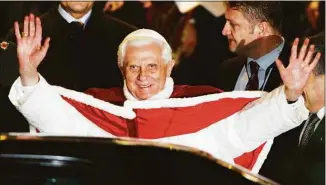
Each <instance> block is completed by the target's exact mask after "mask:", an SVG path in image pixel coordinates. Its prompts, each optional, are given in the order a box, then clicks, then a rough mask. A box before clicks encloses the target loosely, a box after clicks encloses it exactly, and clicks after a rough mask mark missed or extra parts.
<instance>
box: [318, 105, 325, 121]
mask: <svg viewBox="0 0 326 185" xmlns="http://www.w3.org/2000/svg"><path fill="white" fill-rule="evenodd" d="M317 116H318V118H319V119H323V117H324V116H325V107H322V108H321V109H319V111H318V112H317Z"/></svg>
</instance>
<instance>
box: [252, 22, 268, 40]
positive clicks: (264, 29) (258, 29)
mask: <svg viewBox="0 0 326 185" xmlns="http://www.w3.org/2000/svg"><path fill="white" fill-rule="evenodd" d="M269 27H270V25H269V24H268V23H267V22H266V21H262V22H260V23H258V24H257V25H256V26H255V29H254V33H255V34H256V35H258V36H259V37H265V36H269V35H270V30H269Z"/></svg>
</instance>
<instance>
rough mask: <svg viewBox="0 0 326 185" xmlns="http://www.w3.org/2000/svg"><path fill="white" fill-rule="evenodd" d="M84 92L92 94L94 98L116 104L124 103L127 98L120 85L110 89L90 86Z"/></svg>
mask: <svg viewBox="0 0 326 185" xmlns="http://www.w3.org/2000/svg"><path fill="white" fill-rule="evenodd" d="M84 93H85V94H88V95H91V96H93V97H94V98H97V99H100V100H104V101H106V102H110V103H114V104H123V102H124V101H125V100H126V98H125V96H124V94H123V90H122V88H119V87H113V88H109V89H104V88H89V89H87V90H86V91H85V92H84Z"/></svg>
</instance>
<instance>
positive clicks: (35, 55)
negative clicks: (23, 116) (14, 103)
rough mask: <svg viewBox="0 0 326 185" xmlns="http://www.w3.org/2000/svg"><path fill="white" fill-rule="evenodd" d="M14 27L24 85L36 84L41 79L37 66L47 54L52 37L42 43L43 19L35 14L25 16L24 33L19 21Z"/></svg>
mask: <svg viewBox="0 0 326 185" xmlns="http://www.w3.org/2000/svg"><path fill="white" fill-rule="evenodd" d="M14 29H15V35H16V39H17V56H18V62H19V74H20V77H21V81H22V85H23V86H32V85H35V84H36V83H37V82H38V81H39V77H38V74H37V67H38V65H39V64H40V63H41V61H42V60H43V59H44V57H45V55H46V52H47V50H48V48H49V42H50V38H46V40H45V41H44V45H43V46H42V45H41V41H42V26H41V20H40V18H38V17H36V19H35V17H34V15H33V14H30V15H29V16H25V18H24V28H23V30H24V31H23V32H22V34H20V30H19V24H18V22H15V23H14Z"/></svg>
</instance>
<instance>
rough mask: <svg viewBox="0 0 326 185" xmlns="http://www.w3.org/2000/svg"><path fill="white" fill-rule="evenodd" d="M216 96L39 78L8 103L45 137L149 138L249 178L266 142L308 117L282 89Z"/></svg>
mask: <svg viewBox="0 0 326 185" xmlns="http://www.w3.org/2000/svg"><path fill="white" fill-rule="evenodd" d="M219 92H220V90H218V89H215V88H212V87H207V86H199V87H194V86H174V85H173V80H172V79H170V78H169V79H167V82H166V84H165V88H164V90H162V92H160V93H159V94H157V95H156V96H154V97H152V99H150V100H145V101H138V100H136V99H134V98H133V97H132V96H131V94H130V93H129V92H128V90H127V89H126V88H124V89H118V88H112V89H90V90H88V91H87V93H88V95H87V94H84V93H80V92H76V91H72V90H68V89H64V88H62V87H57V86H50V85H49V84H47V82H46V81H45V80H44V79H43V78H42V77H41V78H40V82H39V83H38V84H36V85H35V86H33V87H22V86H21V83H20V79H18V80H16V81H15V83H14V84H13V86H12V88H11V91H10V94H9V98H10V100H11V102H12V103H13V104H14V105H15V106H16V108H17V109H18V110H19V111H20V112H21V113H22V114H23V115H24V116H25V117H26V118H27V120H28V121H29V123H30V125H31V126H32V127H33V128H37V129H38V130H39V131H40V132H43V133H49V134H56V135H70V136H71V135H73V136H96V137H135V138H142V139H154V140H155V141H160V142H167V143H173V144H180V145H185V146H190V147H195V148H198V149H201V150H203V151H206V152H208V153H210V154H211V155H213V156H214V157H216V158H219V159H222V160H225V161H227V162H231V163H235V164H238V165H241V166H243V167H245V168H247V169H249V170H251V171H252V172H254V173H258V171H259V169H260V167H261V165H262V164H263V162H264V160H265V158H266V157H267V154H268V152H269V149H270V147H271V145H272V139H273V138H274V137H275V136H277V135H279V134H281V133H283V132H285V131H287V130H289V129H292V128H294V127H296V126H298V125H299V124H300V123H301V122H302V121H303V120H305V119H306V118H307V117H308V110H307V109H306V108H305V106H304V100H303V98H302V97H300V98H299V100H298V101H297V102H296V103H294V104H288V103H287V101H286V98H285V95H284V87H280V88H277V89H275V90H274V91H273V92H271V93H269V94H266V93H264V92H258V91H255V92H244V91H234V92H225V93H219ZM211 93H214V94H211ZM203 94H207V95H203ZM200 95H202V96H200ZM262 96H263V97H262ZM187 97H188V98H187ZM260 97H262V98H260ZM257 98H260V99H257ZM109 102H114V103H115V104H117V105H114V104H112V103H109ZM118 105H121V106H118Z"/></svg>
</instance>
